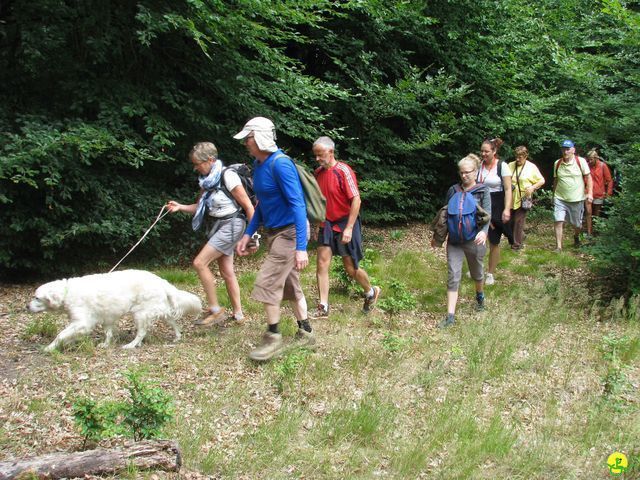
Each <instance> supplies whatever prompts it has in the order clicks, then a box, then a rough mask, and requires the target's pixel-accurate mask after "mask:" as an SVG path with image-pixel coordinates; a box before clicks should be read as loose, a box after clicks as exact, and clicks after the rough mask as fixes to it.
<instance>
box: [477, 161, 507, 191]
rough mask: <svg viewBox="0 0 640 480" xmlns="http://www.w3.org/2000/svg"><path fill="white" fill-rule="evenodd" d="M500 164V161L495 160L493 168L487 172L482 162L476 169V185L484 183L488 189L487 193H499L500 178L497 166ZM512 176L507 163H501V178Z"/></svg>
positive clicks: (500, 187) (500, 188)
mask: <svg viewBox="0 0 640 480" xmlns="http://www.w3.org/2000/svg"><path fill="white" fill-rule="evenodd" d="M499 164H500V160H497V161H496V162H495V163H494V165H493V168H492V169H491V170H489V169H488V168H486V167H485V165H484V162H482V165H480V168H479V169H478V176H477V178H476V181H477V182H478V183H484V184H485V185H486V186H487V187H489V192H491V193H493V192H501V191H502V190H503V188H502V181H501V180H500V176H499V175H498V165H499ZM511 175H512V173H511V169H510V168H509V164H507V162H502V178H504V177H510V176H511Z"/></svg>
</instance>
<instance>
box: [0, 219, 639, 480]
mask: <svg viewBox="0 0 640 480" xmlns="http://www.w3.org/2000/svg"><path fill="white" fill-rule="evenodd" d="M545 221H546V220H544V218H541V219H539V220H537V219H536V221H535V222H531V223H532V227H531V229H530V232H529V236H528V238H527V247H526V249H525V250H524V251H523V252H519V253H513V252H511V251H505V252H503V256H502V261H501V263H500V265H499V266H498V271H497V275H496V284H495V285H493V286H487V287H486V289H485V293H486V296H487V310H486V311H485V312H483V313H480V314H479V313H477V312H476V311H475V309H474V303H475V301H474V285H473V282H472V281H471V280H469V279H467V278H466V276H464V277H463V280H462V284H461V289H460V299H459V305H458V311H457V315H456V325H455V326H454V327H452V328H449V329H446V330H444V331H443V330H439V329H437V328H436V327H435V326H436V324H437V322H438V321H439V320H441V318H442V316H443V315H444V313H445V308H446V307H445V294H446V286H445V284H446V261H445V259H444V257H443V251H442V250H439V251H434V250H430V249H429V248H428V247H425V243H427V242H425V241H424V238H423V235H424V227H423V226H420V227H416V228H415V229H412V228H410V227H407V228H403V230H398V232H401V233H395V234H391V232H383V231H374V232H368V234H367V237H366V238H369V239H371V240H370V243H368V244H365V246H366V247H367V249H368V250H367V255H366V260H365V262H364V263H363V265H364V266H365V268H366V269H367V271H368V272H369V273H370V275H371V277H372V278H374V279H375V280H376V281H377V282H379V283H380V284H381V285H382V288H383V294H382V297H381V299H380V305H379V308H377V309H375V310H374V311H373V312H371V314H369V315H368V316H367V315H363V314H362V313H361V308H362V298H361V296H360V293H361V292H360V291H359V289H358V288H356V287H354V286H353V285H349V284H347V285H344V284H343V280H344V279H343V278H342V277H341V275H342V274H341V273H340V268H341V267H340V263H341V262H340V260H339V259H334V263H335V265H336V266H335V267H334V268H333V270H332V273H331V292H330V304H331V317H330V319H329V320H323V321H315V322H312V325H313V326H314V330H315V332H316V336H317V340H318V343H317V349H316V350H314V351H310V350H306V349H301V348H292V349H289V350H287V351H286V352H285V353H284V354H283V355H282V356H281V357H279V358H278V359H274V360H273V361H271V362H269V363H266V364H256V363H254V362H252V361H250V360H249V359H248V358H247V353H248V351H249V350H250V349H251V348H253V347H254V346H255V345H256V344H257V343H258V341H259V339H260V336H261V334H262V332H263V331H264V328H265V327H264V313H263V309H262V306H261V305H260V304H258V303H256V302H253V301H252V300H250V299H249V296H250V292H251V288H252V285H253V281H254V280H255V270H256V268H257V265H259V259H245V258H243V259H237V263H238V270H239V274H238V278H239V282H240V285H241V291H242V298H243V307H244V310H245V313H246V314H247V320H246V321H245V323H244V324H243V325H241V326H236V327H233V328H228V329H220V330H214V329H212V330H205V331H203V330H198V329H196V328H195V327H192V326H191V325H190V319H189V320H184V321H183V328H184V340H183V342H181V343H180V344H178V345H176V346H172V345H170V344H169V341H170V339H171V334H170V331H168V330H164V329H163V328H162V327H160V326H158V327H157V328H154V329H153V330H152V332H150V337H151V341H150V342H147V343H146V344H145V346H144V347H143V348H142V349H140V350H137V351H135V352H122V351H120V350H119V349H118V348H112V349H108V350H106V351H103V350H98V349H96V348H95V347H94V346H93V341H92V337H87V338H86V340H84V341H81V342H79V343H78V344H76V345H75V346H72V347H69V348H66V349H64V350H63V351H62V352H55V353H53V354H52V355H44V354H42V353H40V352H35V353H33V352H32V353H30V355H32V357H29V358H32V359H34V360H32V363H33V366H32V367H31V368H29V369H24V370H22V371H21V375H20V377H16V380H15V382H14V383H7V384H6V385H7V388H6V390H5V392H4V393H5V395H3V397H2V399H0V411H3V412H19V415H16V416H15V417H14V416H12V415H11V414H8V415H6V416H5V417H4V419H5V421H4V425H3V426H2V428H1V429H0V452H1V453H2V454H3V456H6V457H9V456H12V455H21V456H24V455H25V454H28V453H36V451H35V450H36V449H35V447H34V445H36V442H37V445H38V448H37V453H42V452H44V451H53V450H55V449H57V448H60V445H59V444H57V443H55V442H54V440H50V438H54V436H55V435H54V433H55V432H57V431H59V430H60V429H63V430H64V431H65V435H67V438H73V436H74V435H77V433H75V432H74V431H73V426H72V424H70V423H69V424H67V423H62V424H61V422H60V421H59V419H60V417H61V415H63V416H64V417H65V418H67V416H68V408H69V407H68V405H69V404H70V402H72V401H73V399H74V398H76V397H80V396H90V395H94V396H96V397H99V396H100V395H102V394H104V395H113V396H115V397H117V396H118V395H119V392H118V384H119V383H121V382H120V381H119V380H118V378H117V373H116V372H119V371H123V370H126V369H127V368H129V367H131V366H144V367H146V368H147V369H148V372H149V376H150V378H153V379H156V380H157V381H158V383H159V384H160V385H162V386H163V388H164V389H165V390H166V391H167V392H168V393H170V394H171V395H172V397H173V398H174V400H175V407H176V421H175V423H174V424H173V425H171V426H170V427H169V428H168V429H167V430H166V436H167V437H170V438H175V439H176V440H177V441H178V442H179V444H180V447H181V449H182V453H183V461H184V464H185V467H186V468H187V469H190V470H196V471H199V472H200V473H202V474H203V475H210V476H212V477H214V478H274V479H288V478H314V479H334V478H340V479H342V478H345V479H362V478H365V479H366V478H393V479H395V478H401V479H404V478H406V479H414V478H435V479H458V478H459V479H467V478H470V479H493V478H509V479H527V480H529V479H548V478H566V479H599V478H609V476H608V472H607V470H606V466H605V462H606V458H607V457H608V455H609V454H611V453H612V452H614V451H616V450H617V451H621V452H624V453H627V454H628V456H629V458H630V460H632V461H634V462H636V463H635V464H634V465H635V466H634V467H633V468H634V469H635V470H632V471H633V472H636V474H637V472H638V471H639V470H640V463H638V462H640V458H638V457H639V456H640V450H639V449H638V446H637V438H639V436H640V424H639V422H638V421H637V418H638V414H639V412H638V408H639V406H640V394H639V393H638V389H637V385H638V384H639V383H640V328H639V327H640V325H639V323H640V322H638V319H639V318H640V317H639V314H638V306H639V305H640V300H638V299H632V301H631V302H629V303H625V302H617V301H616V302H613V303H612V304H610V305H605V304H603V303H602V302H598V301H597V300H596V298H595V297H594V293H593V291H592V290H591V289H590V288H591V285H592V283H593V282H592V279H590V278H589V277H588V276H587V275H586V274H585V272H586V271H587V269H586V264H587V263H588V262H589V259H588V257H586V256H584V255H578V253H580V252H579V251H577V250H573V249H568V250H567V251H566V252H564V253H562V254H560V255H558V254H556V253H554V252H553V251H552V248H553V238H552V225H551V224H546V223H545ZM389 235H391V236H389ZM394 237H395V238H394ZM412 238H418V239H421V240H422V241H411V240H412ZM385 239H386V240H385ZM374 240H375V241H374ZM404 242H406V243H404ZM505 250H508V249H505ZM310 263H311V265H312V268H308V269H306V270H305V271H304V272H303V273H302V282H303V288H304V291H305V294H306V296H307V301H308V303H309V305H310V307H311V308H313V306H314V305H315V301H316V298H317V290H316V286H315V268H313V266H314V265H315V255H314V253H313V252H310ZM160 273H161V275H162V276H163V277H164V278H168V279H171V280H170V281H172V282H175V283H176V284H177V285H179V286H181V288H185V289H187V290H190V291H193V292H194V293H197V294H199V295H202V290H201V287H200V285H199V283H198V282H197V279H196V281H195V283H194V279H195V278H196V277H195V274H194V273H192V272H191V271H184V272H181V271H170V270H166V271H162V272H160ZM218 292H219V293H220V298H221V302H223V303H226V302H228V299H227V297H226V292H225V291H224V286H223V283H222V282H220V283H219V288H218ZM385 302H386V303H387V306H393V308H389V309H388V312H385V311H383V309H382V307H383V306H384V305H385ZM15 305H16V306H15V307H11V306H10V308H14V309H15V311H11V312H10V314H11V315H14V316H17V315H19V314H18V313H17V312H18V308H19V307H18V305H19V302H18V301H17V300H16V304H15ZM20 307H21V304H20ZM54 319H55V317H51V318H49V319H48V320H47V322H52V321H54ZM56 322H57V320H56ZM16 323H17V324H19V322H16ZM22 325H27V327H23V331H22V333H21V336H20V337H21V338H27V336H25V335H24V331H25V330H27V329H29V330H30V333H29V335H28V338H29V339H30V340H29V341H30V342H35V343H36V344H37V345H38V346H40V345H45V344H46V343H47V339H45V337H46V335H50V334H52V333H51V330H53V327H50V328H48V329H47V328H45V325H40V326H35V325H33V326H29V324H28V322H24V323H23V324H22ZM60 325H61V322H58V323H57V324H56V327H55V328H56V329H57V328H59V327H60ZM296 328H297V326H296V323H295V321H294V319H293V316H292V313H291V309H290V307H288V306H287V307H286V308H283V316H282V321H281V330H282V332H283V335H284V338H285V341H287V342H290V341H292V339H293V335H294V334H295V331H296ZM47 331H48V332H49V333H47ZM23 341H24V342H26V340H23ZM119 341H120V343H122V339H119ZM13 355H19V354H18V353H13ZM54 370H55V372H56V374H55V375H52V374H51V373H50V372H51V371H54ZM79 378H82V379H84V380H82V381H78V379H79ZM36 385H37V386H38V389H37V390H34V386H36ZM23 416H24V418H23ZM25 418H26V421H28V422H30V425H33V431H32V433H31V434H30V436H26V437H25V436H23V435H20V434H19V432H20V425H23V422H24V421H25ZM61 425H62V426H61ZM47 442H50V443H47ZM78 443H79V441H78ZM130 476H135V475H134V473H130ZM629 478H631V477H629Z"/></svg>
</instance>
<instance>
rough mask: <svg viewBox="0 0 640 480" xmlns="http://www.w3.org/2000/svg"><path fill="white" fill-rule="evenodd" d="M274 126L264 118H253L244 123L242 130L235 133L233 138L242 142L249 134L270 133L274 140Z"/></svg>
mask: <svg viewBox="0 0 640 480" xmlns="http://www.w3.org/2000/svg"><path fill="white" fill-rule="evenodd" d="M275 129H276V127H275V125H274V124H273V122H272V121H271V120H269V119H268V118H265V117H255V118H252V119H251V120H249V121H248V122H247V123H245V125H244V127H242V130H241V131H240V132H238V133H236V134H235V135H234V136H233V138H235V139H236V140H242V139H243V138H244V137H246V136H247V135H249V134H250V133H251V132H260V133H270V134H271V135H272V136H273V137H274V140H275Z"/></svg>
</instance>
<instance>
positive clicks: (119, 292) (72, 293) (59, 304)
mask: <svg viewBox="0 0 640 480" xmlns="http://www.w3.org/2000/svg"><path fill="white" fill-rule="evenodd" d="M61 309H63V310H65V311H66V312H67V314H68V315H69V318H70V319H71V323H70V324H69V325H68V326H67V327H66V328H65V329H64V330H62V331H61V332H60V333H59V334H58V336H57V337H56V338H55V340H54V341H53V342H51V344H49V345H48V346H47V347H46V348H45V350H46V351H51V350H53V349H55V348H57V347H58V346H60V345H61V344H63V343H66V342H68V341H70V340H72V339H73V338H75V337H77V336H78V335H81V334H88V333H90V332H91V331H92V330H93V328H94V327H95V326H96V325H102V326H103V327H104V330H105V340H104V342H103V343H102V344H101V346H105V347H106V346H108V345H109V344H110V343H111V340H112V338H113V331H114V329H115V328H116V326H117V323H118V319H120V317H122V316H123V315H125V314H127V313H131V314H132V315H133V319H134V322H135V326H136V329H137V334H136V338H135V339H134V340H133V341H132V342H131V343H129V344H127V345H125V346H124V347H123V348H135V347H138V346H139V345H140V344H141V343H142V339H143V338H144V337H145V335H146V334H147V330H148V329H149V328H151V326H152V325H153V324H154V323H155V322H156V320H164V321H166V322H167V323H168V324H169V325H171V326H172V327H173V330H174V332H175V336H176V341H177V340H179V339H180V330H179V329H178V324H177V320H178V319H180V318H181V317H182V316H184V315H189V314H195V313H199V312H201V311H202V310H201V309H202V305H201V303H200V299H199V298H198V297H196V296H195V295H193V294H192V293H189V292H185V291H183V290H178V289H177V288H176V287H174V286H173V285H171V284H170V283H169V282H167V281H166V280H163V279H162V278H160V277H158V276H157V275H154V274H153V273H151V272H146V271H144V270H122V271H117V272H112V273H102V274H96V275H86V276H84V277H75V278H68V279H64V280H56V281H54V282H49V283H45V284H44V285H42V286H40V287H38V289H37V290H36V293H35V297H34V299H33V300H32V301H31V302H30V303H29V310H30V311H31V312H34V313H37V312H42V311H45V310H61Z"/></svg>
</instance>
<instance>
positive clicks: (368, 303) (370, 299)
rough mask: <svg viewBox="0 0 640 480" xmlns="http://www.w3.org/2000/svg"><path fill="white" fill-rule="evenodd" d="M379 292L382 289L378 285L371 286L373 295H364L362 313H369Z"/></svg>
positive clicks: (376, 300)
mask: <svg viewBox="0 0 640 480" xmlns="http://www.w3.org/2000/svg"><path fill="white" fill-rule="evenodd" d="M380 292H382V289H381V288H380V287H373V295H371V296H368V295H367V296H366V297H364V305H363V306H362V311H363V312H364V313H369V312H370V311H371V309H372V308H373V306H374V305H375V304H376V303H377V302H378V297H379V296H380Z"/></svg>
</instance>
